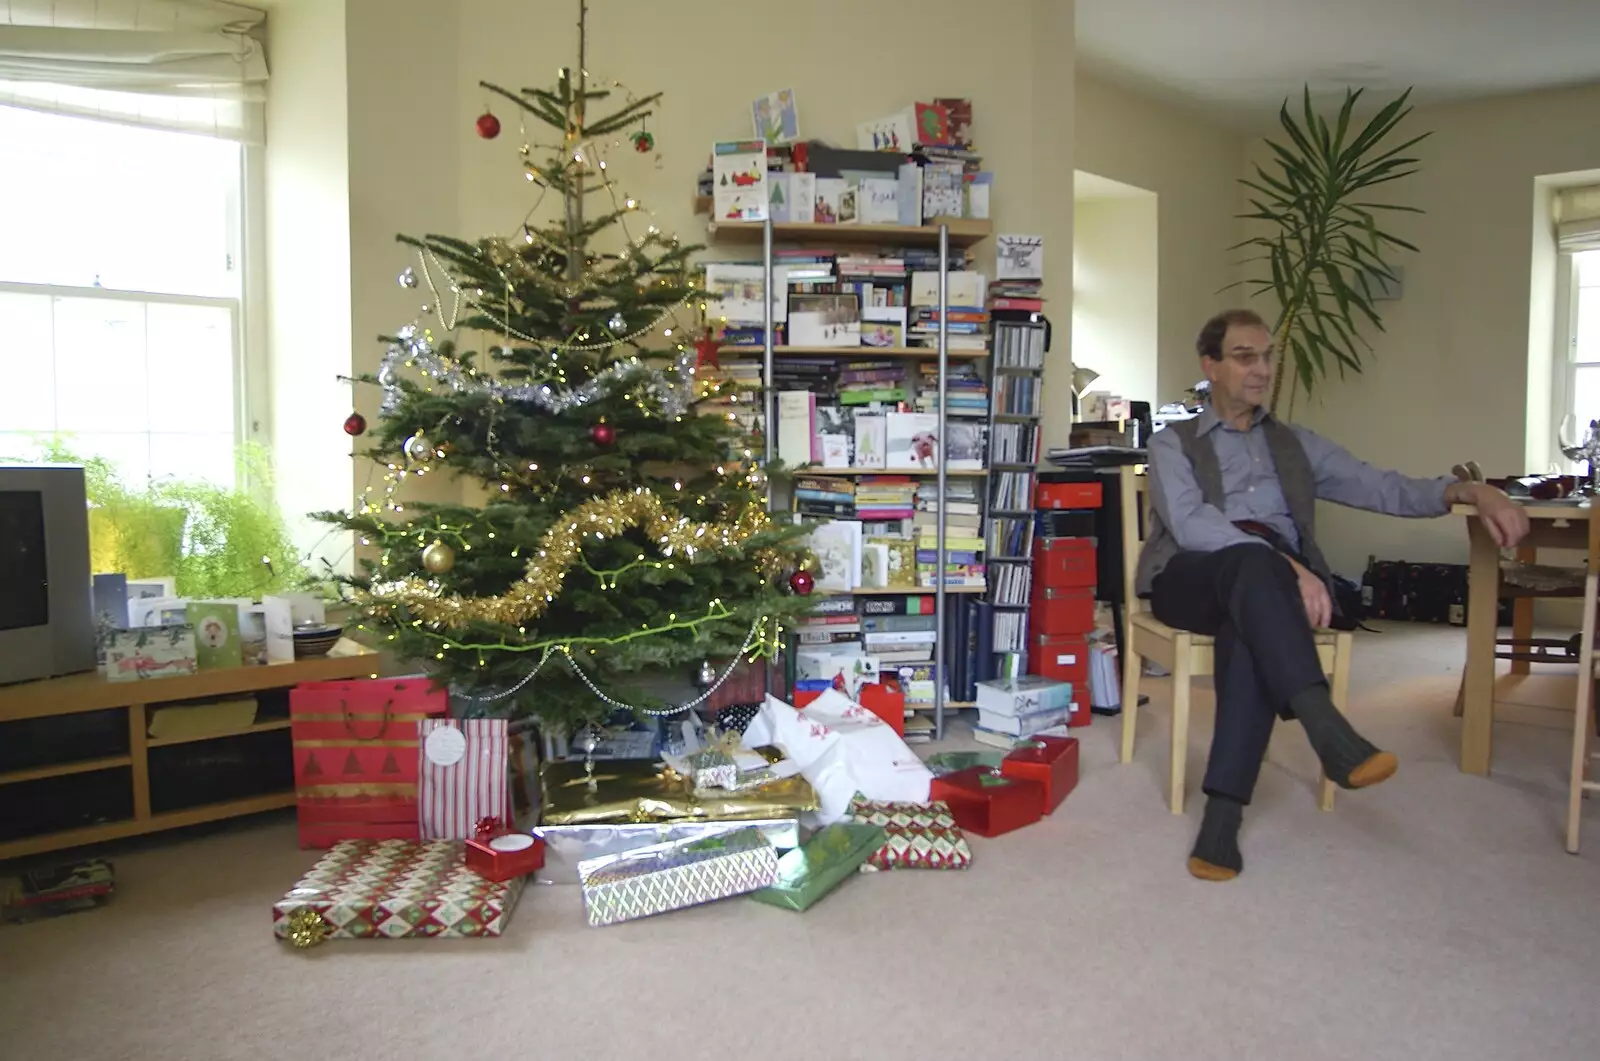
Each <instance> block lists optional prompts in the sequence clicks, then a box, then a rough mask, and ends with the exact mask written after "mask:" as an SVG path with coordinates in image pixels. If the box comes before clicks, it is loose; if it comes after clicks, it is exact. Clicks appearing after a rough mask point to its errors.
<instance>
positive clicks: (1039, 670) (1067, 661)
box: [1028, 634, 1092, 726]
mask: <svg viewBox="0 0 1600 1061" xmlns="http://www.w3.org/2000/svg"><path fill="white" fill-rule="evenodd" d="M1028 673H1030V674H1038V675H1042V676H1043V677H1046V678H1054V679H1055V680H1056V681H1059V682H1070V683H1071V685H1072V709H1071V710H1072V714H1071V717H1070V718H1069V719H1068V721H1067V725H1069V726H1087V725H1088V724H1089V722H1090V719H1091V717H1092V716H1091V715H1090V713H1089V641H1088V638H1086V637H1084V635H1082V634H1038V635H1036V636H1035V637H1034V639H1033V651H1032V652H1030V653H1029V654H1028Z"/></svg>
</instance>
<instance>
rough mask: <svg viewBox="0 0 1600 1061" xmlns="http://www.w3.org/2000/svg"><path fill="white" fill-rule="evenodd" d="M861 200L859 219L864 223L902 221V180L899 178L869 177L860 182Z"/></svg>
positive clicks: (892, 223)
mask: <svg viewBox="0 0 1600 1061" xmlns="http://www.w3.org/2000/svg"><path fill="white" fill-rule="evenodd" d="M858 187H859V188H860V191H861V195H860V202H859V204H858V208H857V211H856V214H857V220H859V221H860V222H861V223H862V224H863V225H897V224H899V223H900V181H899V179H898V178H885V177H867V178H865V179H863V180H861V181H860V182H859V184H858Z"/></svg>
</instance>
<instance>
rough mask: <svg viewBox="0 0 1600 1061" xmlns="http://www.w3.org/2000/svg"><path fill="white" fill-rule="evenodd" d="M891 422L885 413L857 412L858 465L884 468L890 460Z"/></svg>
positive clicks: (859, 466)
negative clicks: (889, 430) (889, 433)
mask: <svg viewBox="0 0 1600 1061" xmlns="http://www.w3.org/2000/svg"><path fill="white" fill-rule="evenodd" d="M888 428H889V422H888V418H887V417H886V416H885V415H884V414H883V413H857V414H856V457H855V460H856V467H857V468H882V467H885V466H886V464H887V460H888V445H889V435H888Z"/></svg>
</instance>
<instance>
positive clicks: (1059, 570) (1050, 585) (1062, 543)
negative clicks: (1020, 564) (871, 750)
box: [1033, 538, 1098, 589]
mask: <svg viewBox="0 0 1600 1061" xmlns="http://www.w3.org/2000/svg"><path fill="white" fill-rule="evenodd" d="M1094 550H1095V540H1094V539H1093V538H1040V539H1038V540H1036V541H1035V542H1034V543H1033V584H1034V585H1035V586H1036V587H1038V588H1040V589H1081V588H1085V587H1088V588H1093V587H1094V584H1095V582H1096V581H1097V580H1098V571H1097V570H1096V567H1095V551H1094Z"/></svg>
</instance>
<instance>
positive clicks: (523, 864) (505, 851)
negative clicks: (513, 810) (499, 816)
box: [466, 821, 544, 882]
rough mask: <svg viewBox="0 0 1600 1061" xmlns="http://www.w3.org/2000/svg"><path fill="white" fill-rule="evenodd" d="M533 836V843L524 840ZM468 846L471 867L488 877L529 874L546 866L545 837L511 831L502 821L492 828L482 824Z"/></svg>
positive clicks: (496, 878) (502, 877)
mask: <svg viewBox="0 0 1600 1061" xmlns="http://www.w3.org/2000/svg"><path fill="white" fill-rule="evenodd" d="M529 840H531V841H532V843H524V841H529ZM496 845H498V846H496ZM513 845H515V846H513ZM466 848H467V868H468V869H470V870H472V871H473V872H474V873H476V874H477V875H478V876H480V877H482V878H484V879H485V880H492V881H497V882H498V881H508V880H512V879H514V878H516V877H526V876H527V875H528V874H530V873H532V872H533V871H534V870H536V869H541V868H543V866H544V840H543V839H542V838H540V837H537V836H529V835H528V834H527V833H517V832H511V831H510V830H507V829H505V828H503V827H501V826H500V823H499V822H498V821H497V822H495V824H494V825H493V826H492V827H489V828H484V827H481V826H480V827H479V829H478V835H477V836H476V837H474V838H473V839H471V840H468V841H467V844H466Z"/></svg>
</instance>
